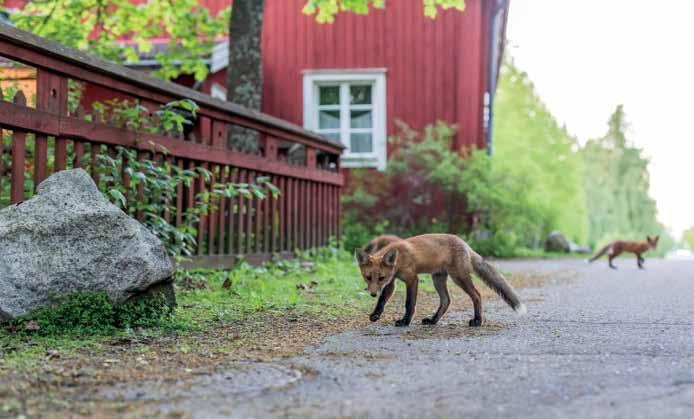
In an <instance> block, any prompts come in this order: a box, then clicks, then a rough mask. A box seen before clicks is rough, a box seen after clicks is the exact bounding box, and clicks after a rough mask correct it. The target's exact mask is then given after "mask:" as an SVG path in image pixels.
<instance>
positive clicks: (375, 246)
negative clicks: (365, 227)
mask: <svg viewBox="0 0 694 419" xmlns="http://www.w3.org/2000/svg"><path fill="white" fill-rule="evenodd" d="M400 240H402V239H401V238H400V237H398V236H394V235H392V234H383V235H381V236H378V237H376V238H375V239H373V240H371V241H370V242H369V243H368V244H367V245H366V246H364V251H365V252H366V253H368V254H370V255H372V254H374V253H376V252H378V251H379V250H381V249H383V248H384V247H386V246H388V245H389V244H391V243H395V242H397V241H400Z"/></svg>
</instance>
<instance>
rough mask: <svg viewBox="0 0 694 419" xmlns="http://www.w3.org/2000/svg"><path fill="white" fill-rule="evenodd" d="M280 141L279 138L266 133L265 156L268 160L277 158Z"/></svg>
mask: <svg viewBox="0 0 694 419" xmlns="http://www.w3.org/2000/svg"><path fill="white" fill-rule="evenodd" d="M278 145H279V142H278V141H277V139H275V138H273V137H271V136H269V135H266V136H265V158H266V159H268V160H273V161H274V160H277V146H278Z"/></svg>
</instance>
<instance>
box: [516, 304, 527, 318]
mask: <svg viewBox="0 0 694 419" xmlns="http://www.w3.org/2000/svg"><path fill="white" fill-rule="evenodd" d="M527 312H528V308H527V307H525V304H523V303H521V305H520V306H519V307H518V308H517V309H516V313H518V314H519V315H521V316H522V315H524V314H526V313H527Z"/></svg>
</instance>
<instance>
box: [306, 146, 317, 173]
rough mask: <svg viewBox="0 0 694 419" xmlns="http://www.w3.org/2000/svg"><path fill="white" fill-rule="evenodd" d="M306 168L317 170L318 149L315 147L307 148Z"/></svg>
mask: <svg viewBox="0 0 694 419" xmlns="http://www.w3.org/2000/svg"><path fill="white" fill-rule="evenodd" d="M306 167H308V168H309V169H313V170H315V169H316V149H315V148H313V147H306Z"/></svg>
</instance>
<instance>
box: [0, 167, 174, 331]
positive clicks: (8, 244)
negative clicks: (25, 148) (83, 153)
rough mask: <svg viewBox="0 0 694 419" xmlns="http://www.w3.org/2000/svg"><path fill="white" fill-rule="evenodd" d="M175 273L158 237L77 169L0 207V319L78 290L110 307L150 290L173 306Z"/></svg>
mask: <svg viewBox="0 0 694 419" xmlns="http://www.w3.org/2000/svg"><path fill="white" fill-rule="evenodd" d="M173 273H174V266H173V264H172V262H171V260H170V258H169V257H168V256H167V254H166V249H165V248H164V245H163V244H162V243H161V241H160V240H159V239H158V238H157V237H156V236H154V235H153V234H152V233H150V232H149V231H148V230H147V229H146V228H145V227H144V226H143V225H142V224H140V223H139V222H137V221H136V220H134V219H132V218H130V217H129V216H128V215H126V214H125V213H124V212H123V211H121V210H120V209H119V208H118V207H116V206H115V205H113V204H111V203H110V202H108V200H106V199H105V198H104V196H103V195H102V194H101V192H99V190H98V189H97V187H96V185H95V184H94V182H93V181H92V179H91V178H90V177H89V175H88V174H87V172H85V171H84V170H82V169H75V170H66V171H62V172H58V173H56V174H54V175H53V176H51V177H49V178H48V179H46V180H45V181H44V182H42V183H41V184H40V185H39V187H38V189H37V190H36V194H35V195H34V196H33V197H32V198H31V199H29V200H27V201H25V202H22V203H19V204H16V205H12V206H10V207H8V208H5V209H3V210H1V211H0V321H7V320H9V319H12V318H14V317H17V316H21V315H23V314H26V313H29V312H31V311H32V310H34V309H37V308H40V307H43V306H45V305H46V304H50V303H51V302H52V301H54V299H55V298H56V297H61V296H66V295H70V294H73V293H77V292H105V293H106V294H107V295H108V296H109V297H110V298H111V300H112V301H113V302H114V303H116V304H121V303H124V302H126V301H128V300H131V299H135V298H140V297H141V296H142V295H147V294H151V293H153V292H156V293H159V294H161V295H163V296H164V298H166V300H167V302H168V303H169V304H170V305H173V304H174V303H175V299H174V298H175V297H174V296H173V286H172V278H173Z"/></svg>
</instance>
